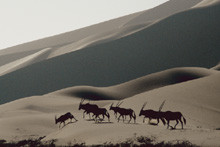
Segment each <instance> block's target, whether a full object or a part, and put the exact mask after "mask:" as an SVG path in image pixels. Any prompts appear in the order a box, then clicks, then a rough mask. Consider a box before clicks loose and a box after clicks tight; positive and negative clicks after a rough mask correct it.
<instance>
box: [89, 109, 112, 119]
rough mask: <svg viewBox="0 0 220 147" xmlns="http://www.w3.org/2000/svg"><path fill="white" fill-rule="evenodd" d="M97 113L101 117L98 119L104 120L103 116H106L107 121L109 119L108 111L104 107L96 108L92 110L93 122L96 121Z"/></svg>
mask: <svg viewBox="0 0 220 147" xmlns="http://www.w3.org/2000/svg"><path fill="white" fill-rule="evenodd" d="M99 115H102V117H103V118H102V119H99V120H101V121H102V120H104V118H105V116H106V117H107V118H108V121H110V115H109V113H108V111H107V110H106V109H105V108H97V109H95V110H94V111H93V116H95V117H94V118H95V122H98V117H99Z"/></svg>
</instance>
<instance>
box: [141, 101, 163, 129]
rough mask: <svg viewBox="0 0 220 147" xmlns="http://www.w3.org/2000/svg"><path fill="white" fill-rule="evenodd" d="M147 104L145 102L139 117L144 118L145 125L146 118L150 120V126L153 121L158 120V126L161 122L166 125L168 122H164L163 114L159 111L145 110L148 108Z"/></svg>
mask: <svg viewBox="0 0 220 147" xmlns="http://www.w3.org/2000/svg"><path fill="white" fill-rule="evenodd" d="M146 104H147V102H145V103H144V104H143V106H142V108H141V110H140V113H139V116H142V115H143V116H144V118H143V123H144V122H145V118H149V120H148V124H150V123H151V120H152V119H157V124H156V125H158V124H159V122H160V120H161V121H162V122H163V124H164V125H165V124H166V122H165V120H164V118H163V117H162V116H161V113H160V112H158V111H154V110H151V109H148V110H143V109H144V107H145V106H146Z"/></svg>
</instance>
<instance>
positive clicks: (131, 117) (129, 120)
mask: <svg viewBox="0 0 220 147" xmlns="http://www.w3.org/2000/svg"><path fill="white" fill-rule="evenodd" d="M131 119H132V115H130V120H129V121H128V123H130V121H131Z"/></svg>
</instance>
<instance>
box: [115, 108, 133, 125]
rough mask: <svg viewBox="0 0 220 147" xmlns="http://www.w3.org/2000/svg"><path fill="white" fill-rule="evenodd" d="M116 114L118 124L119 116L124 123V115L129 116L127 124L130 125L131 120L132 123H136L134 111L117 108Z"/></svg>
mask: <svg viewBox="0 0 220 147" xmlns="http://www.w3.org/2000/svg"><path fill="white" fill-rule="evenodd" d="M118 113H119V117H118V122H119V120H120V117H121V116H122V119H123V122H124V117H126V115H129V116H130V120H129V121H128V123H130V121H131V119H132V118H133V119H134V123H136V115H135V112H134V110H132V109H126V108H120V107H118Z"/></svg>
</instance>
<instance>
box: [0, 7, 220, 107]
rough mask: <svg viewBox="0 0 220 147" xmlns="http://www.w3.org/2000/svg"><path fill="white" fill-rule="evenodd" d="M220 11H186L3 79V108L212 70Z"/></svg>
mask: <svg viewBox="0 0 220 147" xmlns="http://www.w3.org/2000/svg"><path fill="white" fill-rule="evenodd" d="M219 6H220V5H219V4H216V5H214V6H210V7H204V8H201V9H193V10H189V11H184V12H182V13H178V14H176V15H172V16H171V17H168V18H166V19H163V20H161V21H159V22H158V23H156V24H154V25H151V26H150V27H147V28H146V29H143V30H141V31H139V32H136V33H134V34H131V35H128V36H126V37H123V38H120V39H117V40H113V41H109V42H106V43H103V44H97V45H93V46H90V47H87V48H84V49H81V50H78V51H75V52H71V53H68V54H64V55H61V56H58V57H54V58H51V59H49V60H46V61H42V62H39V63H36V64H34V65H30V66H28V67H26V68H22V69H20V70H16V71H15V72H13V73H9V74H7V75H4V76H1V77H0V82H1V83H2V84H1V85H0V90H1V91H2V93H0V97H1V99H3V100H2V101H1V103H2V102H3V101H4V102H6V101H11V100H15V99H17V98H21V97H27V96H32V95H42V94H46V93H49V92H52V91H56V90H59V89H63V88H67V87H72V86H79V85H89V86H111V85H116V84H119V83H123V82H126V81H129V80H132V79H136V78H139V77H141V76H144V75H147V74H151V73H155V72H158V71H162V70H166V69H170V68H173V67H183V66H184V67H185V66H188V67H190V66H195V67H206V68H211V67H213V65H216V63H218V62H219V54H220V50H219V49H218V48H219V47H220V44H219V41H218V39H217V38H219V32H220V30H219V27H218V26H219V25H220V21H219V20H218V19H216V18H218V17H219V15H220V11H219V10H220V9H219ZM210 12H211V14H212V15H210ZM167 34H169V35H167ZM26 75H28V78H27V76H26ZM12 79H16V80H12ZM10 81H13V82H10ZM21 82H22V84H23V85H24V86H22V87H21V86H20V84H21ZM57 83H59V84H57ZM9 87H10V88H9ZM9 90H10V91H11V90H13V91H14V92H13V93H11V92H9Z"/></svg>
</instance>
